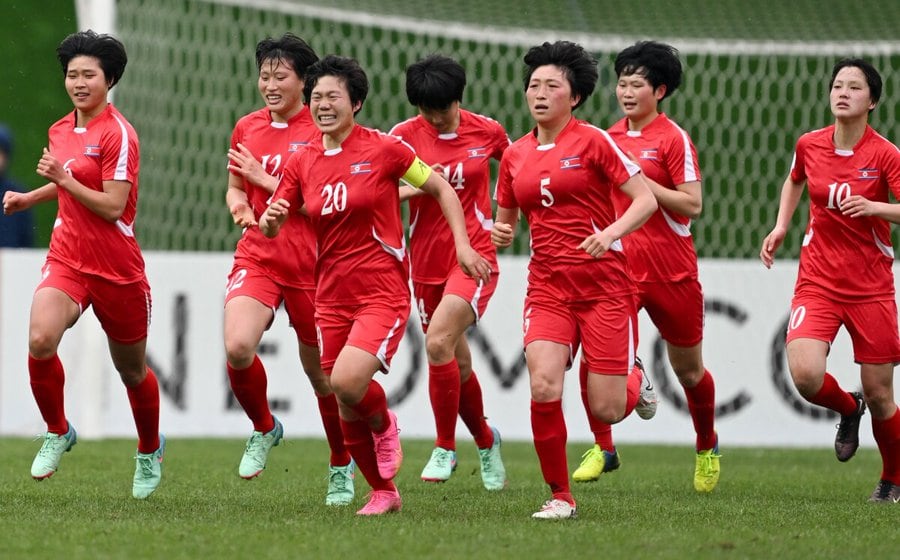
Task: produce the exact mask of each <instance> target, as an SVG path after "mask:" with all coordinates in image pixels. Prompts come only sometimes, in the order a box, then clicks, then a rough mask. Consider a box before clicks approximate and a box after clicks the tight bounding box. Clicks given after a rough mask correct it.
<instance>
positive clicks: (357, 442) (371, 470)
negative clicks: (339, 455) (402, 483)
mask: <svg viewBox="0 0 900 560" xmlns="http://www.w3.org/2000/svg"><path fill="white" fill-rule="evenodd" d="M341 432H342V433H343V434H344V445H345V446H346V447H347V450H348V451H349V452H350V455H352V456H353V460H354V461H355V462H356V468H357V469H359V472H361V473H362V474H363V476H364V477H365V478H366V482H368V483H369V486H371V487H372V490H396V489H397V487H396V486H394V483H393V482H391V481H390V480H385V479H383V478H381V475H379V474H378V461H377V460H376V458H375V443H374V442H373V441H372V430H371V429H369V424H368V423H367V422H366V421H365V420H353V421H348V420H344V419H343V418H341Z"/></svg>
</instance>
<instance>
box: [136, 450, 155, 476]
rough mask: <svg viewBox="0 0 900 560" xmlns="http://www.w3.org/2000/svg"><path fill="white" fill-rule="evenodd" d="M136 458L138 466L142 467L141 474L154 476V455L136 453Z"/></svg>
mask: <svg viewBox="0 0 900 560" xmlns="http://www.w3.org/2000/svg"><path fill="white" fill-rule="evenodd" d="M134 458H135V459H137V464H138V468H139V469H141V476H145V477H151V476H153V461H154V459H155V457H154V456H153V455H135V456H134Z"/></svg>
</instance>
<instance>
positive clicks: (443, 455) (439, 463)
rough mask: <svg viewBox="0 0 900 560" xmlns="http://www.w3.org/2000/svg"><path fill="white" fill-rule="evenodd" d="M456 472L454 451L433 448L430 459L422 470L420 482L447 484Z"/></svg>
mask: <svg viewBox="0 0 900 560" xmlns="http://www.w3.org/2000/svg"><path fill="white" fill-rule="evenodd" d="M455 470H456V451H452V450H450V449H444V448H443V447H435V448H434V451H432V452H431V458H430V459H428V463H426V464H425V468H424V469H422V480H424V481H425V482H447V480H449V479H450V475H451V474H453V471H455Z"/></svg>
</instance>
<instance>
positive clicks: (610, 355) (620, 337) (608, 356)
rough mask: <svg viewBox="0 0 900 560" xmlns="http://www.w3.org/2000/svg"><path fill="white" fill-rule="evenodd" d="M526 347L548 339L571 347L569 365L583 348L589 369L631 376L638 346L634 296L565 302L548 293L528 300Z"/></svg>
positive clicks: (529, 296)
mask: <svg viewBox="0 0 900 560" xmlns="http://www.w3.org/2000/svg"><path fill="white" fill-rule="evenodd" d="M523 330H524V332H525V346H526V347H527V346H528V345H529V344H530V343H532V342H534V341H536V340H547V341H550V342H555V343H557V344H563V345H566V346H569V348H570V351H571V354H570V356H569V364H568V365H569V366H571V365H572V358H573V357H574V356H575V352H576V351H577V350H578V344H579V342H580V343H581V346H582V347H583V354H584V355H583V358H582V360H583V361H584V362H586V363H587V365H588V370H589V371H591V372H593V373H601V374H605V375H627V374H628V372H629V371H630V370H631V365H632V364H633V363H634V354H635V348H637V343H638V325H637V313H636V312H635V308H634V299H633V298H632V297H630V296H627V295H626V296H622V297H619V298H602V299H596V300H593V301H579V302H564V301H560V300H558V299H556V298H553V297H552V296H548V295H546V294H529V295H528V296H527V297H526V298H525V322H524V325H523Z"/></svg>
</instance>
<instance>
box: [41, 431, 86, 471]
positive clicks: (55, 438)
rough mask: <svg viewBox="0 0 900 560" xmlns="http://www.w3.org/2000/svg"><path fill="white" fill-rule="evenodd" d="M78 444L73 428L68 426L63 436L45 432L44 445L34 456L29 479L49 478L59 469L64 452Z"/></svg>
mask: <svg viewBox="0 0 900 560" xmlns="http://www.w3.org/2000/svg"><path fill="white" fill-rule="evenodd" d="M76 443H78V435H77V434H76V433H75V428H74V427H73V426H72V424H69V431H68V432H66V433H64V434H63V435H61V436H60V435H57V434H52V433H50V432H47V433H46V434H45V435H44V443H43V445H41V449H40V450H39V451H38V452H37V455H35V456H34V461H33V462H32V463H31V478H33V479H35V480H44V479H45V478H50V477H51V476H53V473H55V472H56V470H57V469H58V468H59V460H60V459H62V454H63V453H65V452H66V451H71V450H72V446H74V445H75V444H76Z"/></svg>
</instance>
